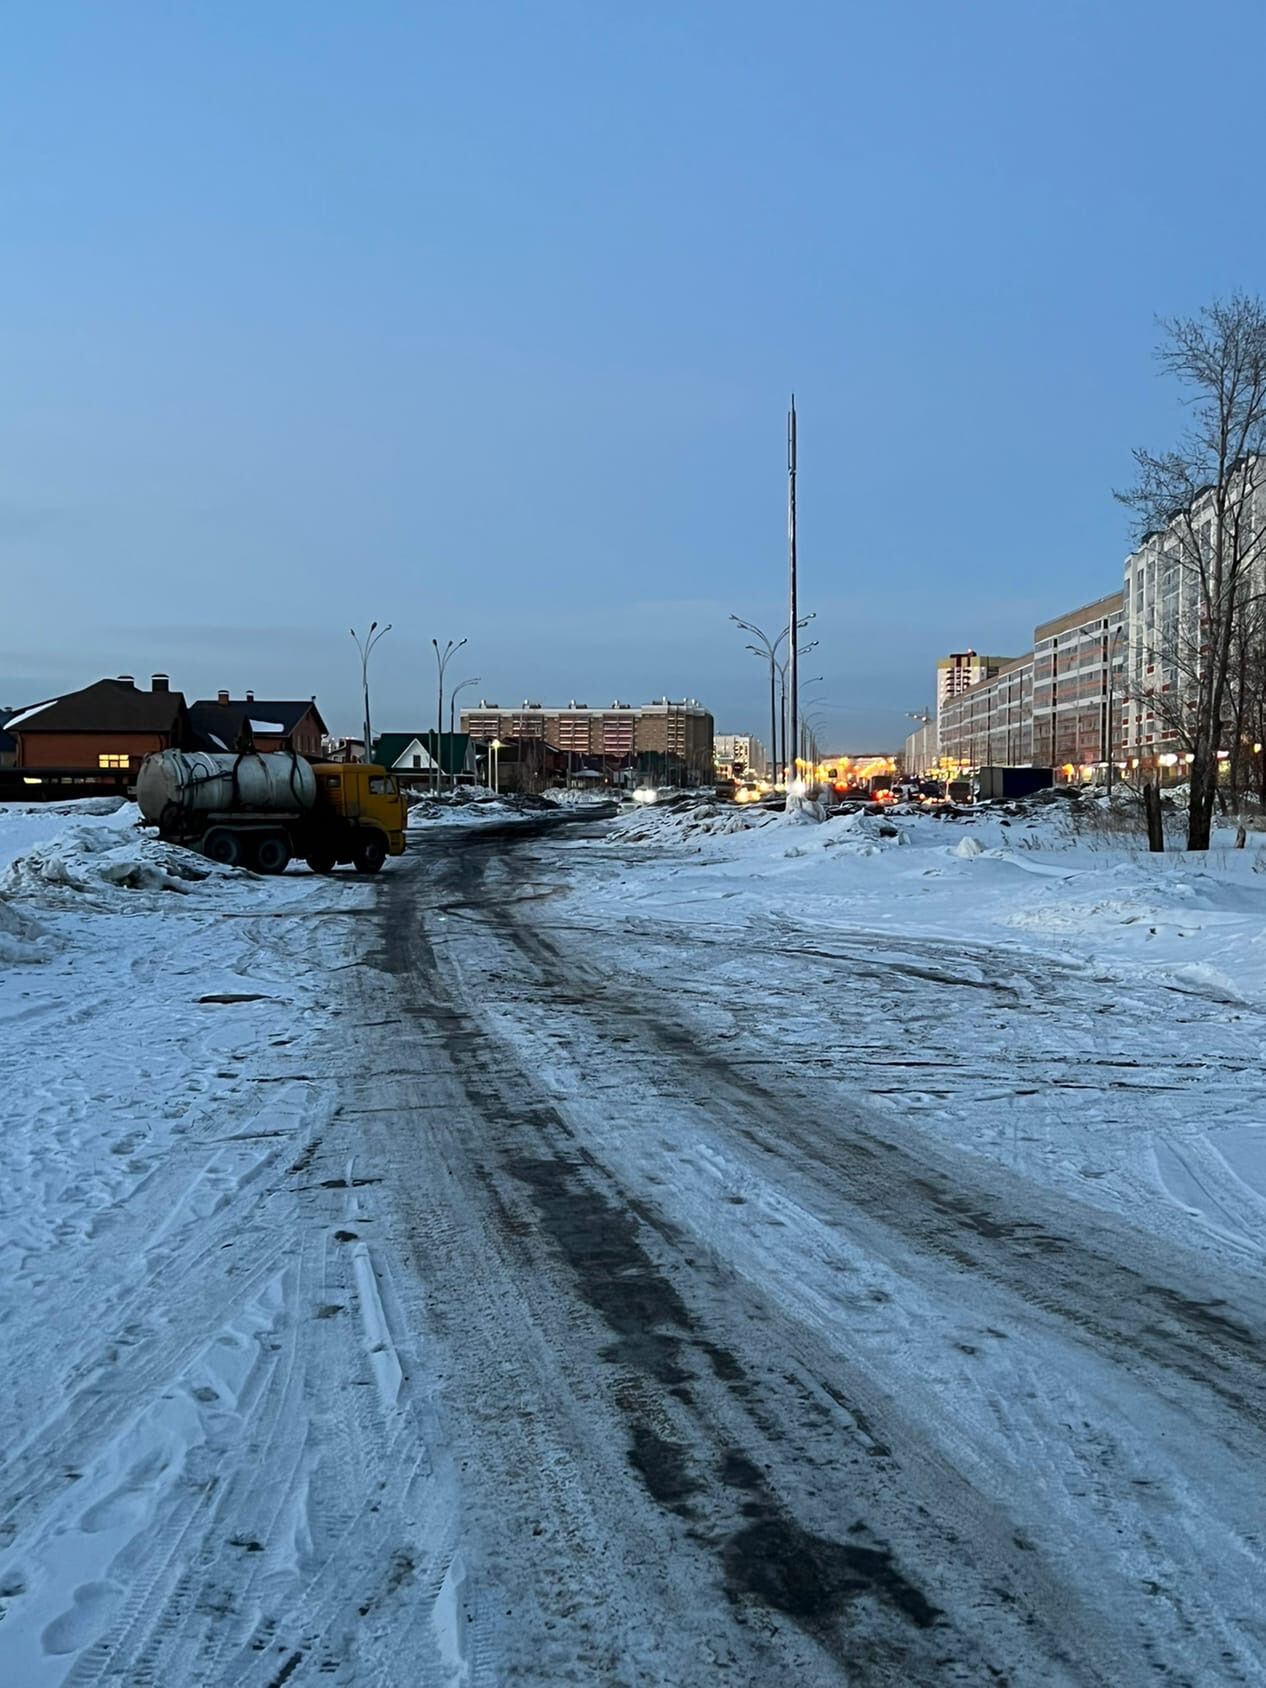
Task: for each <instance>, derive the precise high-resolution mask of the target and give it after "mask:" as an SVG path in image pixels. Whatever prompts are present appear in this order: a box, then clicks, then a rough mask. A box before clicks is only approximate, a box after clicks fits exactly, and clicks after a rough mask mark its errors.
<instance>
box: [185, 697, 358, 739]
mask: <svg viewBox="0 0 1266 1688" xmlns="http://www.w3.org/2000/svg"><path fill="white" fill-rule="evenodd" d="M308 714H311V715H312V717H313V719H314V721H315V723H316V727H317V730H318V731H319V732H320V733H324V732H325V731H326V726H325V722H324V721H323V720H322V719H321V711H320V710H319V709H318V708H317V706H316V704H315V703H313V701H312V699H311V698H302V699H299V700H294V699H289V700H286V701H283V702H277V701H276V700H275V699H272V698H257V697H253V698H230V699H229V701H228V702H227V703H221V702H220V701H219V699H218V698H205V697H200V698H199V699H198V701H197V702H196V703H191V704H190V705H189V719H190V721H191V722H192V723H193V730H194V732H195V733H197V734H198V736H199V738H204V739H207V740H208V741H214V742H215V743H216V744H217V745H223V747H224V748H225V749H226V750H232V749H233V748H234V746H235V745H236V744H237V742H238V740H239V739H240V738H241V736H242V728H243V726H244V725H245V723H246V722H248V721H249V722H250V725H251V731H252V733H254V734H267V735H269V736H270V737H279V738H285V737H286V736H287V735H288V734H290V733H292V732H294V730H295V728H296V727H297V726H298V725H299V723H300V721H302V720H303V718H304V717H305V716H306V715H308Z"/></svg>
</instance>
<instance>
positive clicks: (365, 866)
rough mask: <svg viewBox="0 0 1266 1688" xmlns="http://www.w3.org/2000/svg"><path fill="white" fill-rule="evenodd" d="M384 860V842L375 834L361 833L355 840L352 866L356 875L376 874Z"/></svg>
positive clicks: (385, 850) (385, 846)
mask: <svg viewBox="0 0 1266 1688" xmlns="http://www.w3.org/2000/svg"><path fill="white" fill-rule="evenodd" d="M386 859H387V844H386V840H385V839H382V838H380V837H379V836H378V834H377V833H376V832H369V833H363V834H362V835H361V836H360V837H359V838H358V839H357V840H356V848H355V850H354V851H353V852H352V865H353V866H354V867H355V869H356V871H357V873H377V872H378V869H379V868H380V867H381V866H382V864H383V863H384V862H385V861H386Z"/></svg>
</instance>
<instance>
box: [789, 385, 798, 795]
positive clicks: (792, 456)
mask: <svg viewBox="0 0 1266 1688" xmlns="http://www.w3.org/2000/svg"><path fill="white" fill-rule="evenodd" d="M787 574H788V586H789V592H788V596H789V600H790V601H789V608H788V615H787V626H788V633H787V711H788V714H787V759H788V766H787V769H786V778H787V781H788V784H790V782H791V781H792V780H793V779H794V778H795V777H796V758H797V757H798V755H799V745H800V737H799V716H800V709H799V701H800V693H799V687H798V683H797V674H796V663H797V657H798V654H799V652H798V646H799V642H800V629H799V628H798V627H797V625H796V623H797V622H798V621H799V619H800V614H799V610H798V608H797V605H796V395H795V394H794V393H793V394H792V395H791V409H790V410H789V411H788V412H787Z"/></svg>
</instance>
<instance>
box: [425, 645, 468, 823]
mask: <svg viewBox="0 0 1266 1688" xmlns="http://www.w3.org/2000/svg"><path fill="white" fill-rule="evenodd" d="M465 643H466V641H465V639H459V640H458V641H457V643H456V644H454V643H453V641H452V640H451V639H450V640H449V641H448V643H447V644H446V645H445V647H444V649H443V650H441V649H440V642H439V640H438V639H432V640H431V644H432V645H433V646H434V647H435V666H436V669H437V671H438V673H439V702H438V704H437V706H436V710H435V791H436V795H437V796H438V795H439V789H440V784H441V782H442V780H443V777H444V761H443V756H444V670H445V669H446V668H447V667H448V665H449V661H450V659H451V658H452V657H455V656H456V655H457V653H458V651H459V650H461V648H462V646H463V645H464V644H465Z"/></svg>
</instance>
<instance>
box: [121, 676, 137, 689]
mask: <svg viewBox="0 0 1266 1688" xmlns="http://www.w3.org/2000/svg"><path fill="white" fill-rule="evenodd" d="M119 684H120V685H121V686H134V685H135V684H136V676H135V674H120V675H119Z"/></svg>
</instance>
